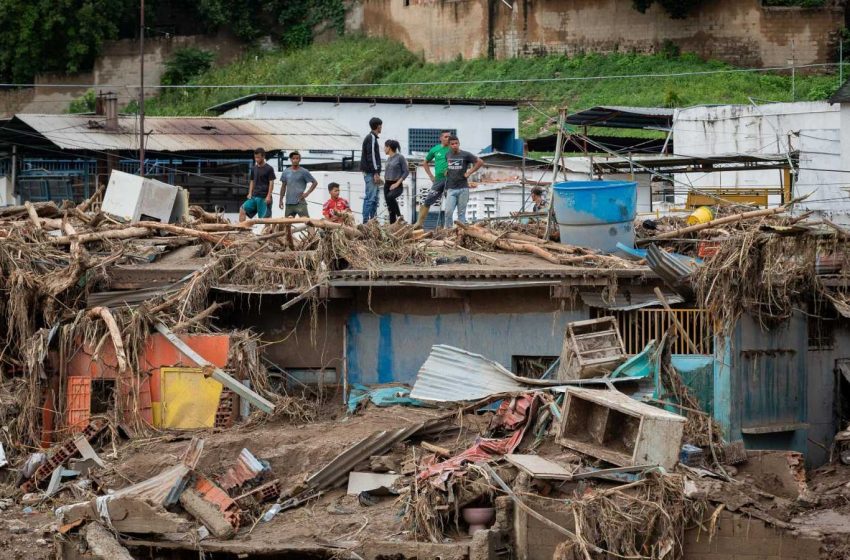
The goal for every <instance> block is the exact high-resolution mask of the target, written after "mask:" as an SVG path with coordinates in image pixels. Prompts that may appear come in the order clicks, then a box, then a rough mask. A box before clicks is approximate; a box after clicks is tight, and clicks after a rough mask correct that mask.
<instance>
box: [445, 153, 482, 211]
mask: <svg viewBox="0 0 850 560" xmlns="http://www.w3.org/2000/svg"><path fill="white" fill-rule="evenodd" d="M446 163H447V164H448V168H447V169H446V227H451V224H453V223H454V222H453V221H452V214H454V211H455V208H457V220H458V221H459V222H460V223H462V224H465V223H466V205H467V203H468V202H469V188H470V187H471V186H473V185H470V184H469V177H470V176H471V175H472V174H473V173H475V172H476V171H478V170H479V169H481V166H482V165H484V161H483V160H482V159H481V158H479V157H478V156H476V155H473V154H471V153H469V152H465V151H463V150H461V149H460V140H458V139H457V136H451V137H450V138H449V152H448V153H447V154H446Z"/></svg>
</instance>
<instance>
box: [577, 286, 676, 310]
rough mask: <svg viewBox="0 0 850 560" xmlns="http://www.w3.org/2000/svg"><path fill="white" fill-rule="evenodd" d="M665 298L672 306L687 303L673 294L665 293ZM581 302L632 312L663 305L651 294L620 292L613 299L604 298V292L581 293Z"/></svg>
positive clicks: (602, 307)
mask: <svg viewBox="0 0 850 560" xmlns="http://www.w3.org/2000/svg"><path fill="white" fill-rule="evenodd" d="M664 297H665V298H666V299H667V303H669V304H670V305H674V304H676V303H684V301H685V298H683V297H682V296H679V295H676V294H672V293H665V294H664ZM581 301H583V302H584V304H585V305H587V306H588V307H598V308H600V309H611V310H612V311H632V310H634V309H641V308H643V307H653V306H656V305H661V302H660V301H658V297H657V296H656V295H655V294H654V293H651V292H631V291H625V292H622V291H618V292H617V294H616V295H615V296H614V297H613V298H611V299H605V298H603V297H602V292H581Z"/></svg>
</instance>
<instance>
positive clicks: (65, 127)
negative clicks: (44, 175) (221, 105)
mask: <svg viewBox="0 0 850 560" xmlns="http://www.w3.org/2000/svg"><path fill="white" fill-rule="evenodd" d="M16 117H17V118H18V119H20V120H21V121H23V122H24V123H26V124H27V125H29V126H30V127H32V128H33V129H35V130H36V131H37V132H38V133H40V134H42V135H44V136H45V137H46V138H47V139H49V140H50V141H51V142H53V143H54V144H56V145H57V146H59V147H60V148H62V149H69V150H135V149H138V143H139V140H138V128H137V127H138V124H137V122H136V120H135V118H132V117H119V119H118V130H117V131H115V132H110V131H107V130H105V129H104V128H102V127H103V126H104V125H105V122H106V119H105V118H104V117H100V116H84V115H27V114H19V115H16ZM91 123H93V124H94V126H92V124H91ZM145 131H146V133H147V141H146V148H147V149H148V150H150V151H154V152H184V151H212V152H216V151H222V152H227V151H250V150H253V149H254V148H256V147H259V146H262V147H263V148H265V149H267V150H288V149H311V150H360V146H361V144H360V142H361V140H360V138H359V136H358V135H357V134H355V133H354V132H352V131H350V130H347V129H345V128H343V127H342V126H340V125H338V124H337V123H336V122H334V121H332V120H329V119H231V118H223V117H214V118H205V117H148V118H146V119H145Z"/></svg>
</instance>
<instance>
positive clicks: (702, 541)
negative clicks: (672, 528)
mask: <svg viewBox="0 0 850 560" xmlns="http://www.w3.org/2000/svg"><path fill="white" fill-rule="evenodd" d="M697 538H698V539H699V540H697ZM683 549H684V552H685V558H690V557H691V556H690V555H691V554H692V553H702V552H714V543H713V542H712V541H711V540H709V538H708V533H705V532H703V533H701V534H700V535H699V537H697V532H696V531H688V532H687V533H685V543H684V546H683Z"/></svg>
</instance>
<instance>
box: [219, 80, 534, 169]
mask: <svg viewBox="0 0 850 560" xmlns="http://www.w3.org/2000/svg"><path fill="white" fill-rule="evenodd" d="M210 110H211V111H213V112H216V113H218V114H220V115H221V116H223V117H233V118H244V119H278V118H287V119H316V118H321V119H331V120H333V121H334V122H336V123H337V124H339V125H340V126H342V127H344V128H346V129H348V130H353V131H355V132H358V133H360V134H362V136H363V137H365V136H366V134H368V133H369V119H371V118H372V117H378V118H380V119H381V120H382V121H383V122H384V125H383V132H382V133H381V138H382V139H384V140H388V139H394V140H398V141H399V143H400V144H401V150H402V153H404V154H406V155H408V156H415V155H418V156H424V155H425V154H426V153H427V152H428V150H430V149H431V147H432V146H434V144H436V143H437V142H438V141H439V137H440V131H441V130H451V131H453V132H454V133H455V134H457V136H458V138H460V142H461V149H463V150H466V151H468V152H472V153H473V154H478V153H481V152H487V151H497V152H506V153H514V154H521V153H522V142H521V141H520V140H518V139H517V135H518V133H519V111H518V110H517V101H504V100H484V99H429V98H424V99H421V98H420V99H417V98H403V97H378V98H370V97H339V96H297V95H277V94H269V95H262V94H255V95H249V96H247V97H243V98H240V99H234V100H233V101H229V102H227V103H222V104H221V105H216V106H215V107H211V108H210ZM319 115H321V116H319ZM305 148H307V146H305ZM302 156H303V158H304V163H305V165H306V164H308V163H309V162H317V163H318V162H327V161H334V160H340V159H341V158H343V157H348V158H352V157H353V158H354V161H353V162H352V165H353V167H354V168H355V169H356V168H357V166H358V165H359V161H360V160H359V158H360V153H359V151H358V152H357V153H356V154H354V155H353V156H352V154H351V153H350V152H348V153H335V152H328V151H321V150H310V151H307V152H305V153H304V154H302Z"/></svg>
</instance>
